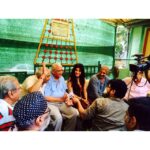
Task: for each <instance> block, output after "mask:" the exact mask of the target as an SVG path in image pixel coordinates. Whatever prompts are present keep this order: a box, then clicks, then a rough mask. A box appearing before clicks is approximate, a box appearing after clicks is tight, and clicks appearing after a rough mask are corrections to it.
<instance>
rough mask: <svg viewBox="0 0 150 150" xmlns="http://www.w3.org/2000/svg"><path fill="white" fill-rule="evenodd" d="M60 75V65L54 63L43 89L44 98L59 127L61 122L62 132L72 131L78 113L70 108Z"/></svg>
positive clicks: (64, 85)
mask: <svg viewBox="0 0 150 150" xmlns="http://www.w3.org/2000/svg"><path fill="white" fill-rule="evenodd" d="M62 74H63V68H62V66H61V64H59V63H54V64H53V65H52V70H51V78H50V80H49V81H48V83H47V85H46V87H45V91H44V96H45V98H46V100H47V101H48V102H49V104H50V106H53V108H52V107H50V108H51V110H52V112H53V113H55V114H56V120H57V121H58V122H59V124H60V125H61V124H62V122H63V125H62V126H63V127H62V130H64V131H74V130H75V127H76V121H77V116H78V115H79V113H78V110H77V109H75V108H73V107H72V106H70V105H72V101H71V100H70V99H69V98H68V96H67V93H66V89H67V85H66V83H65V80H64V78H63V76H62Z"/></svg>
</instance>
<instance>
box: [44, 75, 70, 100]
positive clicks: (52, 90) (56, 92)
mask: <svg viewBox="0 0 150 150" xmlns="http://www.w3.org/2000/svg"><path fill="white" fill-rule="evenodd" d="M66 89H67V85H66V83H65V80H64V78H63V77H60V78H59V79H58V80H56V79H55V78H54V76H53V75H51V78H50V80H49V81H48V83H47V85H46V87H45V90H44V96H52V97H57V98H59V97H62V96H64V94H65V93H66Z"/></svg>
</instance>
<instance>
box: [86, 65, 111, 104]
mask: <svg viewBox="0 0 150 150" xmlns="http://www.w3.org/2000/svg"><path fill="white" fill-rule="evenodd" d="M108 72H109V68H108V67H107V66H102V67H101V69H100V71H99V73H97V74H95V75H93V76H92V77H91V79H90V81H89V84H88V88H87V93H88V99H89V101H90V102H93V101H94V100H95V99H96V98H99V97H102V94H103V92H104V90H105V88H106V85H107V83H108V81H109V78H108V76H107V74H108Z"/></svg>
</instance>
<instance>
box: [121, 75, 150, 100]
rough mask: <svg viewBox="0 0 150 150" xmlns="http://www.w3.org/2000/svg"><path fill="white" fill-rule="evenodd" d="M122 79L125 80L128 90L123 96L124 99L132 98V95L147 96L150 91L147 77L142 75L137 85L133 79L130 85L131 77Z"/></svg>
mask: <svg viewBox="0 0 150 150" xmlns="http://www.w3.org/2000/svg"><path fill="white" fill-rule="evenodd" d="M123 81H125V83H126V84H127V86H128V91H127V93H126V95H125V97H124V99H126V100H128V99H130V98H134V97H143V96H147V94H148V92H150V83H149V82H148V81H147V79H145V78H143V77H142V79H141V82H140V83H138V85H136V84H135V82H134V81H133V83H132V86H131V82H132V78H131V77H127V78H125V79H124V80H123ZM130 88H131V89H130ZM129 91H130V93H129Z"/></svg>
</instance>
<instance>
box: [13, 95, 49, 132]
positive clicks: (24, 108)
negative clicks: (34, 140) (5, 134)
mask: <svg viewBox="0 0 150 150" xmlns="http://www.w3.org/2000/svg"><path fill="white" fill-rule="evenodd" d="M13 115H14V117H15V119H16V121H15V123H16V126H17V129H18V131H28V130H31V131H44V130H45V129H46V128H47V127H48V125H49V123H50V109H49V108H48V107H47V101H46V99H45V98H44V96H43V95H42V94H41V92H33V93H30V94H27V95H26V96H24V97H23V98H22V99H21V100H20V101H18V102H17V104H16V105H15V107H14V111H13Z"/></svg>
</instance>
